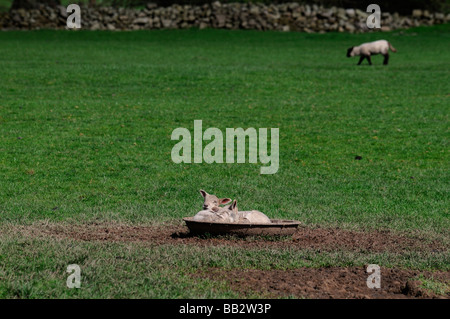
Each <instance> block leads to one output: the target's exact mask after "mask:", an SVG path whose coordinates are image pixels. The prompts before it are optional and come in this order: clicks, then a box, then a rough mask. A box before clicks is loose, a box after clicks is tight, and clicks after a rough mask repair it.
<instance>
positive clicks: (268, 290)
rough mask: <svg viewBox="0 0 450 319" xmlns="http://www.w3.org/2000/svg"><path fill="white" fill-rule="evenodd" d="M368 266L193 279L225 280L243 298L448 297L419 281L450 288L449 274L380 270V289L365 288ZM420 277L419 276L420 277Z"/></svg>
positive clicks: (218, 272) (219, 273) (236, 272)
mask: <svg viewBox="0 0 450 319" xmlns="http://www.w3.org/2000/svg"><path fill="white" fill-rule="evenodd" d="M366 269H367V267H350V268H341V267H329V268H299V269H293V270H256V269H251V270H240V269H233V270H232V271H229V270H223V269H216V268H213V269H208V270H207V271H205V270H203V271H200V272H198V273H197V274H195V275H194V277H201V278H209V279H211V280H216V281H217V280H220V281H225V282H227V284H228V285H229V287H231V289H232V290H234V291H236V292H239V293H240V294H242V295H244V296H252V294H253V295H254V294H255V293H256V294H258V295H263V296H264V297H268V298H286V297H294V298H308V299H411V298H427V299H428V298H439V299H441V298H445V299H448V298H450V293H449V292H447V293H446V294H444V295H438V294H436V293H434V292H433V291H431V290H429V289H426V288H424V287H423V285H422V282H421V281H420V278H433V279H434V280H439V282H443V283H447V285H450V273H449V272H422V271H421V272H417V271H413V270H403V269H391V268H383V269H381V276H380V277H381V281H380V286H381V287H380V288H369V287H367V277H368V276H369V275H370V274H368V273H367V272H366ZM419 274H420V275H421V276H422V277H419Z"/></svg>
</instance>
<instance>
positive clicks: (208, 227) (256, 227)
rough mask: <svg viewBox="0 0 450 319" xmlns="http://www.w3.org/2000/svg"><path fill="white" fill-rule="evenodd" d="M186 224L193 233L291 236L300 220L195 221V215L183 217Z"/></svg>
mask: <svg viewBox="0 0 450 319" xmlns="http://www.w3.org/2000/svg"><path fill="white" fill-rule="evenodd" d="M183 220H184V221H185V222H186V226H187V227H188V228H189V231H190V232H191V233H193V234H206V233H208V234H211V235H225V234H234V235H239V236H255V235H257V236H261V235H269V236H274V235H275V236H290V235H292V234H294V233H295V231H296V230H297V227H298V225H300V222H299V221H296V220H285V219H271V220H270V221H271V223H270V224H237V223H220V222H203V221H195V220H193V217H186V218H183Z"/></svg>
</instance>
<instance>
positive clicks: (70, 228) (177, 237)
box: [10, 224, 448, 252]
mask: <svg viewBox="0 0 450 319" xmlns="http://www.w3.org/2000/svg"><path fill="white" fill-rule="evenodd" d="M10 230H11V229H10ZM12 231H13V232H20V233H22V234H23V235H24V236H27V237H29V236H31V237H48V236H50V237H54V238H61V239H64V238H67V239H74V240H80V241H109V242H143V243H148V244H151V245H164V244H172V245H175V244H186V245H188V244H189V245H199V246H220V245H227V246H239V247H245V248H298V249H314V250H323V251H334V250H347V251H358V252H365V251H369V252H402V251H430V252H443V251H447V249H448V248H447V247H446V246H445V244H444V243H443V242H441V241H438V240H434V241H430V240H425V239H424V238H421V237H419V236H416V237H414V236H405V235H403V236H401V235H397V234H392V233H390V232H388V231H371V232H357V231H350V230H344V229H339V228H308V227H299V229H298V230H297V231H296V233H295V234H294V235H293V236H292V237H282V238H264V237H250V238H238V237H233V236H219V237H198V236H191V235H190V234H189V231H188V229H187V227H185V226H182V225H158V226H130V225H123V224H86V225H69V224H35V225H31V226H15V227H14V229H12Z"/></svg>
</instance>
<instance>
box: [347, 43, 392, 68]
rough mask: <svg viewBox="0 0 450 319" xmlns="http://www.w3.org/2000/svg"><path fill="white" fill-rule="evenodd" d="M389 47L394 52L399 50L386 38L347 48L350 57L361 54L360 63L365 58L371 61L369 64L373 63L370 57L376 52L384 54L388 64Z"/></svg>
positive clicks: (385, 61)
mask: <svg viewBox="0 0 450 319" xmlns="http://www.w3.org/2000/svg"><path fill="white" fill-rule="evenodd" d="M389 49H391V51H392V52H397V50H396V49H395V48H394V47H393V46H392V44H390V43H389V42H388V41H386V40H378V41H374V42H367V43H363V44H361V45H358V46H356V47H351V48H349V49H348V50H347V57H348V58H350V57H353V56H356V55H359V56H360V58H359V62H358V65H360V64H361V62H362V61H363V60H364V59H367V61H369V64H370V65H372V61H371V59H370V57H371V56H372V55H375V54H382V55H383V56H384V61H383V64H384V65H387V64H388V62H389Z"/></svg>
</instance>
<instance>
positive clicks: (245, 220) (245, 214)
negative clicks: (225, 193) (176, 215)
mask: <svg viewBox="0 0 450 319" xmlns="http://www.w3.org/2000/svg"><path fill="white" fill-rule="evenodd" d="M200 194H202V196H203V198H204V199H205V200H204V203H203V210H201V211H199V212H198V213H197V214H196V215H195V216H194V218H193V220H196V221H204V222H222V223H241V224H270V223H271V221H270V219H269V217H267V216H266V215H265V214H264V213H262V212H260V211H257V210H251V211H239V210H238V207H237V201H236V200H234V201H233V203H232V204H230V205H227V206H224V207H220V206H219V205H223V204H228V203H229V202H231V199H230V198H218V197H217V196H215V195H212V194H208V193H207V192H205V191H204V190H202V189H201V190H200Z"/></svg>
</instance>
